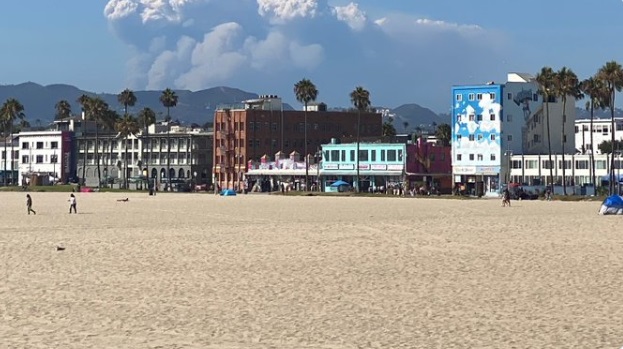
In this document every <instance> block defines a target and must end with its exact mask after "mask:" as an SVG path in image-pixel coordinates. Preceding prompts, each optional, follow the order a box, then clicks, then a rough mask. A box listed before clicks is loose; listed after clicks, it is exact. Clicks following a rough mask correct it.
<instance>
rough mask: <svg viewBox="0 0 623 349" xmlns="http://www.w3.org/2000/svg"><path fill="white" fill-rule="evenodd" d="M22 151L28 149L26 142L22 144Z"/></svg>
mask: <svg viewBox="0 0 623 349" xmlns="http://www.w3.org/2000/svg"><path fill="white" fill-rule="evenodd" d="M22 149H28V142H22ZM26 162H28V161H26Z"/></svg>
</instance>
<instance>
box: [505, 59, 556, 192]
mask: <svg viewBox="0 0 623 349" xmlns="http://www.w3.org/2000/svg"><path fill="white" fill-rule="evenodd" d="M554 77H555V73H554V71H553V70H552V68H550V67H543V68H541V71H540V72H539V73H538V74H537V75H536V82H537V84H538V85H539V94H540V95H541V96H542V98H543V103H544V104H545V121H546V126H547V154H548V156H549V185H550V186H551V188H550V190H551V192H552V193H553V192H554V162H553V161H552V138H551V134H550V122H549V102H550V98H551V97H552V96H553V95H554ZM509 171H510V169H509Z"/></svg>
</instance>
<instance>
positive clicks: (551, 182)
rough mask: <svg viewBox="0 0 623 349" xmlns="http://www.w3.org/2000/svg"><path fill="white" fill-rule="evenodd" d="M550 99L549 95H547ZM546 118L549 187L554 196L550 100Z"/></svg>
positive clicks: (546, 103)
mask: <svg viewBox="0 0 623 349" xmlns="http://www.w3.org/2000/svg"><path fill="white" fill-rule="evenodd" d="M545 98H547V99H549V95H545ZM545 118H546V119H547V152H548V155H549V185H550V192H551V193H552V195H553V194H554V162H553V161H552V138H551V136H550V127H549V100H546V101H545Z"/></svg>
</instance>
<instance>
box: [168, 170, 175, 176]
mask: <svg viewBox="0 0 623 349" xmlns="http://www.w3.org/2000/svg"><path fill="white" fill-rule="evenodd" d="M169 176H171V178H175V169H174V168H170V169H169Z"/></svg>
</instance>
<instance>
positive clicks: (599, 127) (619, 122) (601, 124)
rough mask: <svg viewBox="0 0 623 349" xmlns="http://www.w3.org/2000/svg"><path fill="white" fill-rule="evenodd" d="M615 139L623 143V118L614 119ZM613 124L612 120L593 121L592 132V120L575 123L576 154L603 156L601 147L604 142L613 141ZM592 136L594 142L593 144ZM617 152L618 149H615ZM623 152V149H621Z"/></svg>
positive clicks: (581, 120)
mask: <svg viewBox="0 0 623 349" xmlns="http://www.w3.org/2000/svg"><path fill="white" fill-rule="evenodd" d="M614 125H615V126H614V128H615V130H614V139H615V140H617V141H619V142H621V141H623V118H615V119H614ZM611 129H612V123H611V120H610V119H597V118H595V119H593V128H592V130H591V120H590V119H580V120H576V121H575V144H576V148H577V149H576V152H577V153H580V154H590V153H591V152H593V154H601V153H602V152H601V150H599V145H600V144H602V143H603V142H606V141H608V142H610V141H611V140H612V138H611V137H612V133H611ZM591 134H592V136H593V141H592V143H591ZM615 150H616V149H615ZM619 150H620V151H623V149H619Z"/></svg>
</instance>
